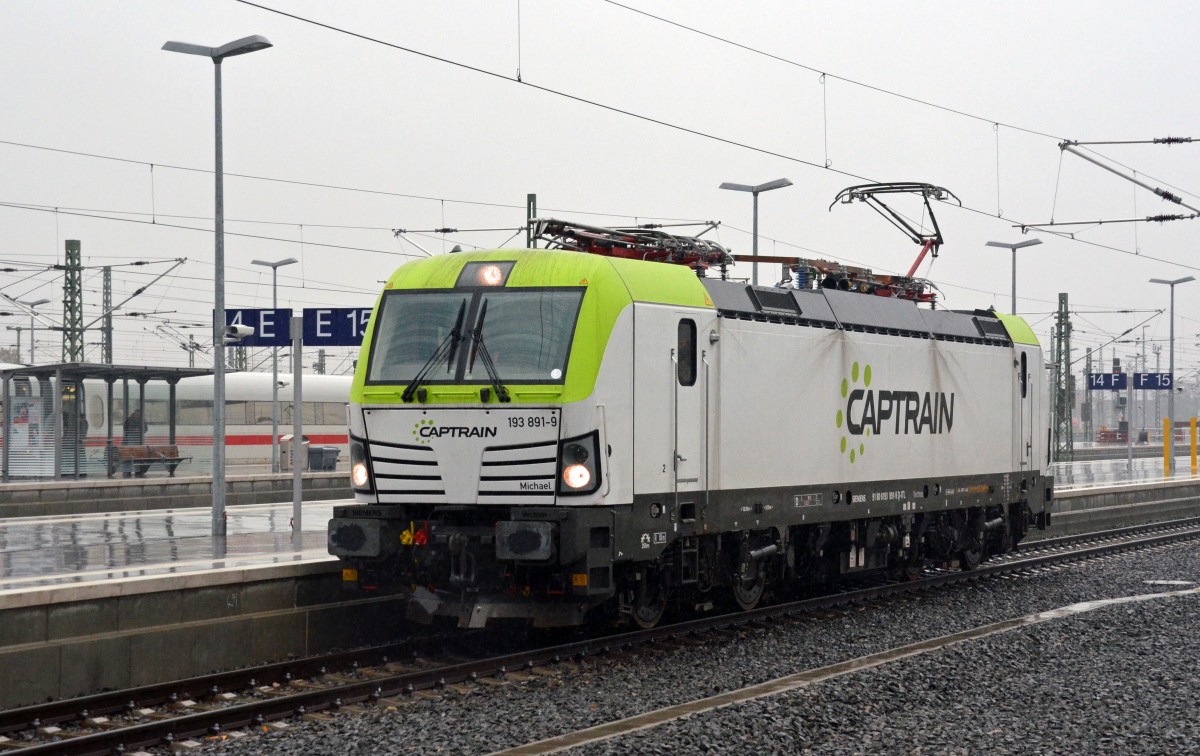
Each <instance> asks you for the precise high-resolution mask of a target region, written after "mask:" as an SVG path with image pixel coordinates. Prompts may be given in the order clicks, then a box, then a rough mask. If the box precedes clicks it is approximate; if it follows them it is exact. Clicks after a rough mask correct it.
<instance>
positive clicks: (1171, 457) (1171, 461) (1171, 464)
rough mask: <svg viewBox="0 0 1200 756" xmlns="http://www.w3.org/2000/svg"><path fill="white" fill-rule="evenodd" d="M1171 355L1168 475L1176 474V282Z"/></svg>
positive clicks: (1172, 308) (1173, 300)
mask: <svg viewBox="0 0 1200 756" xmlns="http://www.w3.org/2000/svg"><path fill="white" fill-rule="evenodd" d="M1170 339H1171V356H1170V359H1169V360H1168V361H1167V373H1168V374H1169V375H1170V376H1171V384H1170V389H1169V391H1170V393H1169V394H1167V417H1168V418H1169V419H1170V423H1169V425H1168V427H1169V428H1170V429H1171V438H1170V439H1167V440H1166V441H1164V443H1167V442H1169V443H1170V446H1169V447H1167V448H1169V449H1170V450H1171V453H1170V454H1169V455H1167V456H1166V457H1165V459H1166V464H1167V469H1166V470H1165V471H1164V472H1165V473H1166V474H1167V475H1168V476H1174V475H1175V284H1171V336H1170Z"/></svg>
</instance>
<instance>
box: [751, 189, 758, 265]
mask: <svg viewBox="0 0 1200 756" xmlns="http://www.w3.org/2000/svg"><path fill="white" fill-rule="evenodd" d="M753 194H754V245H753V249H752V251H751V254H753V255H754V265H752V266H751V268H752V270H753V274H752V276H751V278H752V280H751V283H753V284H754V285H755V286H758V192H754V193H753Z"/></svg>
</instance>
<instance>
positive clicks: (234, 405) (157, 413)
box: [0, 364, 351, 478]
mask: <svg viewBox="0 0 1200 756" xmlns="http://www.w3.org/2000/svg"><path fill="white" fill-rule="evenodd" d="M23 367H24V366H22V365H11V364H8V365H0V371H8V370H20V369H21V368H23ZM279 381H280V383H281V384H282V387H281V388H280V390H279V432H280V434H281V435H285V434H289V433H291V432H292V422H293V409H292V408H293V402H292V388H291V387H292V376H291V375H290V374H281V375H280V376H279ZM64 383H66V381H64ZM350 384H351V378H350V376H338V375H305V376H304V380H303V402H302V408H303V409H302V412H303V415H302V423H303V432H304V436H305V437H307V438H308V439H309V442H310V443H311V444H313V445H319V446H334V447H337V448H338V450H339V455H338V457H339V459H340V460H342V461H343V464H344V460H346V458H347V454H348V451H347V435H346V403H347V401H348V400H349V394H350ZM53 385H54V381H53V380H52V379H40V380H39V379H38V378H34V377H23V376H21V375H20V374H19V373H18V374H17V375H16V377H13V378H12V379H11V382H10V386H9V402H10V403H11V405H12V407H11V413H12V415H11V418H10V422H11V424H12V431H11V435H12V444H11V446H10V451H9V457H10V458H9V476H10V477H14V478H20V477H45V475H46V474H52V472H50V470H52V467H53V457H54V447H53V439H54V426H53V417H54V414H53V393H52V391H53ZM113 388H114V390H113V401H112V418H113V429H112V433H113V443H114V445H115V446H119V445H121V443H122V441H123V440H124V439H123V436H124V435H125V433H124V428H125V418H126V417H128V415H129V414H131V413H132V412H133V411H134V410H136V409H137V408H138V406H139V394H138V386H137V384H136V383H135V382H134V381H130V382H129V386H128V400H126V396H125V391H124V386H123V382H122V381H119V380H118V381H117V382H116V383H115V384H114V387H113ZM78 399H79V400H80V401H82V403H83V404H82V411H81V412H80V413H79V414H80V417H81V419H82V422H81V427H80V430H81V433H80V436H81V447H82V451H83V453H82V454H81V455H80V470H81V472H86V473H88V474H89V475H93V474H97V473H99V474H105V473H106V470H105V459H106V455H105V448H106V447H107V445H108V411H109V407H108V406H107V405H108V387H107V385H106V384H105V382H104V381H103V380H99V379H95V380H92V379H88V380H84V381H83V387H82V392H81V395H80V396H79V397H78ZM75 400H76V396H75V393H74V388H73V386H72V385H71V384H69V383H67V384H66V387H65V389H64V391H63V396H62V416H63V418H64V422H63V435H64V437H65V438H71V437H73V435H74V432H73V429H72V427H71V423H72V420H71V417H72V415H73V414H74V413H73V412H72V407H73V402H74V401H75ZM144 402H145V403H144V412H143V417H144V420H145V431H144V437H143V439H142V440H141V443H143V444H146V445H166V444H171V443H173V444H174V445H175V446H177V447H178V449H179V456H180V457H185V458H190V461H189V462H187V463H185V464H184V465H183V466H181V467H180V469H179V474H187V473H188V472H194V473H208V472H209V471H211V469H212V422H213V379H212V376H211V375H203V376H194V377H188V378H182V379H180V380H179V383H178V385H177V386H176V394H175V402H176V416H175V438H174V441H173V442H172V441H171V439H170V410H169V392H168V388H167V385H166V384H165V383H162V382H156V381H151V382H148V383H147V384H146V386H145V400H144ZM225 413H226V422H225V438H226V460H227V463H228V464H229V465H231V466H237V465H253V464H269V463H270V461H271V374H270V373H228V374H227V375H226V379H225ZM73 459H74V457H73V455H72V454H71V453H70V444H69V442H66V443H64V463H63V471H64V474H73V472H74V463H73Z"/></svg>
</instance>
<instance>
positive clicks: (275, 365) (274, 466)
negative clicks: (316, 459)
mask: <svg viewBox="0 0 1200 756" xmlns="http://www.w3.org/2000/svg"><path fill="white" fill-rule="evenodd" d="M298 262H300V261H299V260H297V259H296V258H294V257H289V258H286V259H284V260H276V261H275V262H270V261H268V260H251V261H250V264H251V265H265V266H266V267H268V268H270V269H271V309H272V310H278V309H279V296H278V288H277V285H278V283H279V269H280V268H282V267H283V266H284V265H292V264H294V263H298ZM276 317H278V315H276ZM276 325H278V321H276ZM289 327H290V321H289ZM271 472H273V473H277V472H279V347H276V346H273V347H271Z"/></svg>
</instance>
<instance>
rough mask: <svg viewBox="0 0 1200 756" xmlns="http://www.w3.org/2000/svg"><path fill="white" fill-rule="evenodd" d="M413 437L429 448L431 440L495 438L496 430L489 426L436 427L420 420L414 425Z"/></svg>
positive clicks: (432, 423)
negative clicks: (445, 438) (444, 438)
mask: <svg viewBox="0 0 1200 756" xmlns="http://www.w3.org/2000/svg"><path fill="white" fill-rule="evenodd" d="M412 433H413V436H414V437H415V438H416V440H417V443H418V444H421V445H422V446H429V444H430V443H431V439H435V438H443V437H445V436H449V437H450V438H495V437H496V433H497V431H496V428H495V427H494V426H489V425H445V426H439V425H436V424H435V423H434V422H433V421H432V420H418V421H417V422H416V423H414V424H413V431H412Z"/></svg>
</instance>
